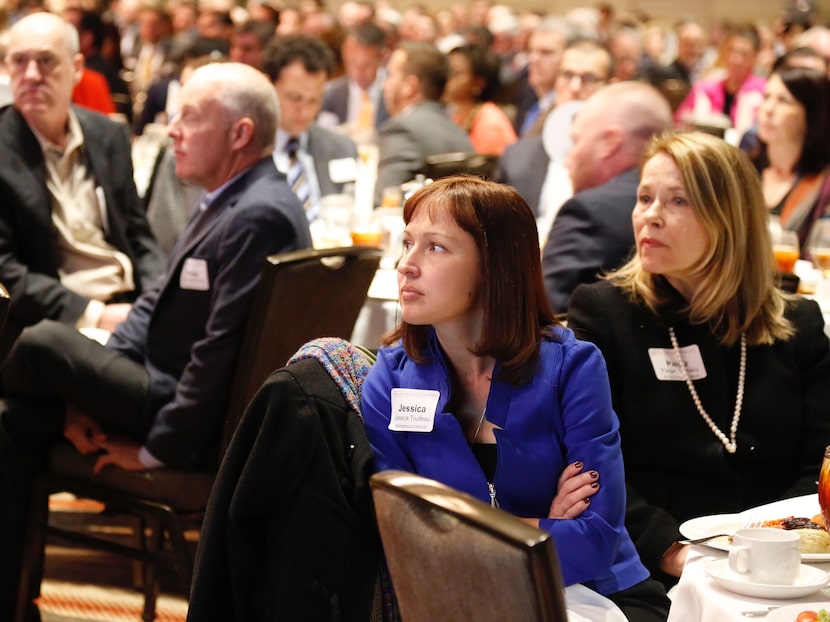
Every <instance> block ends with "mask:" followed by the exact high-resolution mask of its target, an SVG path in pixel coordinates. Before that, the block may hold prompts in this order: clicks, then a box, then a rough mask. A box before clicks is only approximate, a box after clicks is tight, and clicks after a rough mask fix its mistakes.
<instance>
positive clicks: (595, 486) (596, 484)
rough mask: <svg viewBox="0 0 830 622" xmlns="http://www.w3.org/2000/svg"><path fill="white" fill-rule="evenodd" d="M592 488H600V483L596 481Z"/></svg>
mask: <svg viewBox="0 0 830 622" xmlns="http://www.w3.org/2000/svg"><path fill="white" fill-rule="evenodd" d="M591 488H599V484H598V483H597V482H594V483H593V484H591Z"/></svg>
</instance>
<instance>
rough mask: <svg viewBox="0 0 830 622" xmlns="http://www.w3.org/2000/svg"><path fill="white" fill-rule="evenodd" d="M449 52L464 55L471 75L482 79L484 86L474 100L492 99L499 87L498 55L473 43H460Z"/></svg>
mask: <svg viewBox="0 0 830 622" xmlns="http://www.w3.org/2000/svg"><path fill="white" fill-rule="evenodd" d="M450 54H461V55H462V56H464V57H465V58H466V59H467V62H468V63H470V70H471V71H472V73H473V76H474V77H476V78H481V79H482V80H483V81H484V87H483V88H482V89H481V92H480V93H479V94H478V95H476V98H475V99H476V101H479V102H488V101H493V99H495V97H496V95H497V94H498V92H499V90H500V89H501V80H500V79H499V72H500V70H501V63H500V61H499V57H498V55H497V54H496V53H495V52H493V51H492V50H488V49H487V48H485V47H483V46H481V45H478V44H475V43H468V44H467V45H461V46H459V47H457V48H455V49H453V50H451V51H450Z"/></svg>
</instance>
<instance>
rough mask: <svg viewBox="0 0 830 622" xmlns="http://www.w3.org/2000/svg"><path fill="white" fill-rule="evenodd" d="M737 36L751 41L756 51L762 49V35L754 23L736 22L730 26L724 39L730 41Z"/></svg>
mask: <svg viewBox="0 0 830 622" xmlns="http://www.w3.org/2000/svg"><path fill="white" fill-rule="evenodd" d="M735 37H740V38H741V39H746V40H747V41H749V42H750V43H751V44H752V47H753V48H754V49H755V51H756V52H757V51H758V50H760V49H761V36H760V35H759V34H758V29H757V28H756V27H755V26H753V25H752V24H749V23H747V24H735V25H733V26H731V27H729V28H728V29H727V32H726V38H725V39H724V41H725V42H729V41H730V40H732V39H734V38H735Z"/></svg>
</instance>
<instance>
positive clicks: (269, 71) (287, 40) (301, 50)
mask: <svg viewBox="0 0 830 622" xmlns="http://www.w3.org/2000/svg"><path fill="white" fill-rule="evenodd" d="M298 61H299V62H301V63H302V64H303V68H305V70H306V71H307V72H308V73H319V72H321V71H325V72H326V75H327V76H328V75H331V72H332V69H333V68H334V55H333V54H332V52H331V49H329V47H328V46H327V45H326V44H325V43H323V42H322V41H320V39H318V38H317V37H312V36H311V35H302V34H294V35H285V36H283V37H275V38H274V39H271V42H270V43H269V44H268V47H267V48H265V52H264V54H263V60H262V71H264V72H265V74H266V75H267V76H268V77H269V78H271V82H276V81H277V80H278V79H279V77H280V74H281V73H282V70H283V69H285V68H286V67H288V65H291V64H293V63H296V62H298Z"/></svg>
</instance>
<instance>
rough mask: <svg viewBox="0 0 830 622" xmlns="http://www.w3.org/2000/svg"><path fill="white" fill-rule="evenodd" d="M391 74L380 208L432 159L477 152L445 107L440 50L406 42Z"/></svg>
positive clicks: (382, 135)
mask: <svg viewBox="0 0 830 622" xmlns="http://www.w3.org/2000/svg"><path fill="white" fill-rule="evenodd" d="M387 70H388V75H387V76H386V82H384V84H383V97H384V99H385V100H386V108H387V110H389V113H390V114H391V115H392V117H391V118H390V119H389V120H388V121H387V122H386V123H384V124H383V127H381V128H380V132H379V133H378V151H379V156H378V157H379V162H378V177H377V184H376V185H375V205H380V197H381V195H382V193H383V189H384V188H386V187H388V186H400V185H401V184H402V183H404V182H406V181H409V180H411V179H413V178H414V177H415V175H416V174H417V173H419V172H421V170H422V169H423V168H424V163H425V161H426V158H427V156H431V155H437V154H439V153H451V152H453V151H473V146H472V145H471V144H470V139H469V138H467V134H466V133H465V132H464V130H462V129H461V128H460V127H458V126H457V125H456V124H455V123H453V122H452V120H451V119H450V118H449V117H448V116H447V115H446V114H445V112H444V107H443V106H442V105H441V103H440V99H441V95H442V94H443V92H444V85H445V84H446V82H447V75H448V72H449V69H448V65H447V58H446V56H445V55H444V54H442V53H441V52H440V51H439V50H438V48H436V47H434V46H432V45H429V44H427V43H420V42H415V41H405V42H403V43H401V44H400V45H399V46H398V47H397V49H396V50H395V51H394V52H393V53H392V56H391V58H390V59H389V64H388V65H387Z"/></svg>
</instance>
